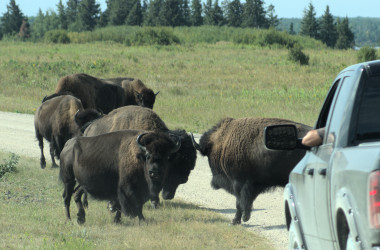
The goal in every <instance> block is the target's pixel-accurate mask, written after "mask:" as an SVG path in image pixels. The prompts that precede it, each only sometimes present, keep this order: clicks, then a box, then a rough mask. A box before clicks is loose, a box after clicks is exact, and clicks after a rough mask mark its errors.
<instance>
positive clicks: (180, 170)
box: [84, 106, 197, 206]
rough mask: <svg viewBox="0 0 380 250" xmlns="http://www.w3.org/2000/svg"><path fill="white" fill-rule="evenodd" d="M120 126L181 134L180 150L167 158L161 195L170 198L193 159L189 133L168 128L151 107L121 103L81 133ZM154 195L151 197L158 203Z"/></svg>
mask: <svg viewBox="0 0 380 250" xmlns="http://www.w3.org/2000/svg"><path fill="white" fill-rule="evenodd" d="M124 129H142V130H162V131H166V132H168V133H170V134H174V135H177V136H179V137H180V138H181V148H180V150H179V151H178V152H177V153H176V154H174V155H173V156H172V158H171V159H170V162H169V163H170V168H169V171H168V178H167V179H165V180H164V183H163V192H162V196H163V198H164V199H173V198H174V195H175V192H176V190H177V188H178V186H179V185H180V184H184V183H186V182H187V180H188V177H189V175H190V172H191V170H193V169H194V167H195V163H196V158H197V154H196V150H195V148H194V147H193V145H192V141H191V138H190V136H189V135H188V134H187V133H186V131H184V130H174V131H173V130H169V129H168V128H167V126H166V124H165V123H164V121H163V120H162V119H161V118H160V117H159V116H158V115H157V114H156V113H155V112H154V111H153V110H151V109H148V108H143V107H139V106H125V107H121V108H118V109H115V110H113V111H112V112H111V113H109V114H108V115H105V116H103V117H102V118H101V119H98V120H96V121H94V122H93V123H92V124H91V125H89V126H88V127H87V129H86V130H85V131H84V135H85V136H95V135H100V134H104V133H108V132H112V131H118V130H124ZM158 201H159V199H158V196H157V197H156V198H155V199H153V200H152V202H153V205H155V206H156V205H157V204H158Z"/></svg>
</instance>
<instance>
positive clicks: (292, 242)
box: [288, 220, 301, 249]
mask: <svg viewBox="0 0 380 250" xmlns="http://www.w3.org/2000/svg"><path fill="white" fill-rule="evenodd" d="M288 249H301V247H300V245H299V242H298V240H297V237H296V231H295V226H294V222H293V220H292V222H291V223H290V227H289V238H288Z"/></svg>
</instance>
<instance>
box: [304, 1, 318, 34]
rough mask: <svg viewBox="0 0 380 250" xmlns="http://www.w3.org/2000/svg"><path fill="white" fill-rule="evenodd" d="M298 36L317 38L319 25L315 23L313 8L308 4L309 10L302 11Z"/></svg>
mask: <svg viewBox="0 0 380 250" xmlns="http://www.w3.org/2000/svg"><path fill="white" fill-rule="evenodd" d="M300 35H303V36H310V37H312V38H315V39H318V38H319V25H318V22H317V18H316V14H315V11H314V6H313V5H312V4H311V3H309V8H308V9H305V10H304V16H303V18H302V20H301V29H300Z"/></svg>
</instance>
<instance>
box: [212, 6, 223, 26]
mask: <svg viewBox="0 0 380 250" xmlns="http://www.w3.org/2000/svg"><path fill="white" fill-rule="evenodd" d="M212 13H213V23H214V25H218V26H222V25H224V24H225V23H226V21H225V18H224V16H223V10H222V8H221V7H220V6H219V0H215V2H214V7H213V10H212Z"/></svg>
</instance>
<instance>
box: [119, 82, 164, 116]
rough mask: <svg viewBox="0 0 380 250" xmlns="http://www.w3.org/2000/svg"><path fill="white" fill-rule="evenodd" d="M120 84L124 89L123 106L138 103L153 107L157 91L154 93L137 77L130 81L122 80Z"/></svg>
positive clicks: (142, 105)
mask: <svg viewBox="0 0 380 250" xmlns="http://www.w3.org/2000/svg"><path fill="white" fill-rule="evenodd" d="M121 86H122V87H123V89H124V91H125V106H127V105H138V106H141V107H146V108H150V109H153V105H154V102H155V101H156V96H157V95H158V93H159V91H158V92H157V93H154V92H153V90H152V89H150V88H147V87H146V86H145V84H144V83H143V82H142V81H141V80H139V79H134V80H132V81H131V80H124V81H122V82H121Z"/></svg>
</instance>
